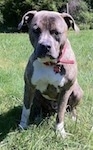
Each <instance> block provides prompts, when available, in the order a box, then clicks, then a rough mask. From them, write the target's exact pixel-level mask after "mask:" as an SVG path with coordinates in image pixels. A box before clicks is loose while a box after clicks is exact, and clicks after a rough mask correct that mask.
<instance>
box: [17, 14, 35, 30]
mask: <svg viewBox="0 0 93 150" xmlns="http://www.w3.org/2000/svg"><path fill="white" fill-rule="evenodd" d="M36 12H37V11H28V12H27V13H25V14H24V16H23V17H22V20H21V22H20V23H19V25H18V30H20V29H21V28H22V26H24V25H28V24H29V22H30V21H31V20H32V18H33V17H34V15H35V14H36Z"/></svg>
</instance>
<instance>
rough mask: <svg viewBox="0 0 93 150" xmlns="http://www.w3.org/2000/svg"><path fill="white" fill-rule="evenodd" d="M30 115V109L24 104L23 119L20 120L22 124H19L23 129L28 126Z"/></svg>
mask: <svg viewBox="0 0 93 150" xmlns="http://www.w3.org/2000/svg"><path fill="white" fill-rule="evenodd" d="M29 115H30V109H26V107H25V106H23V110H22V115H21V121H20V124H19V127H20V128H23V129H25V128H27V123H28V119H29Z"/></svg>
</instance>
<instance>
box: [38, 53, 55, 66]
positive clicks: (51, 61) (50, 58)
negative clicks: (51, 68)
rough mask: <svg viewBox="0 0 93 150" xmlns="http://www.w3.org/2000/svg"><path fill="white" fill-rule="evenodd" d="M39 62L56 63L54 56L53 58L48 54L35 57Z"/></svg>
mask: <svg viewBox="0 0 93 150" xmlns="http://www.w3.org/2000/svg"><path fill="white" fill-rule="evenodd" d="M37 59H38V60H39V61H40V62H42V63H44V64H48V63H54V64H56V63H57V59H56V58H53V57H52V56H50V55H46V56H45V57H42V58H39V57H38V58H37Z"/></svg>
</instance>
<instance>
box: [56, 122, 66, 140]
mask: <svg viewBox="0 0 93 150" xmlns="http://www.w3.org/2000/svg"><path fill="white" fill-rule="evenodd" d="M56 130H57V131H58V132H59V133H60V134H61V136H62V137H63V138H65V137H66V132H65V129H64V122H61V123H58V124H57V127H56Z"/></svg>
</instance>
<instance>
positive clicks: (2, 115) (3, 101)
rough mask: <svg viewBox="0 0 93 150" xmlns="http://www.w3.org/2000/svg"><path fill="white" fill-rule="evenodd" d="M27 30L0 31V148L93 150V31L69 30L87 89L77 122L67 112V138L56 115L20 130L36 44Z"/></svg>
mask: <svg viewBox="0 0 93 150" xmlns="http://www.w3.org/2000/svg"><path fill="white" fill-rule="evenodd" d="M28 39H29V38H28V35H27V34H0V141H1V142H0V150H14V149H15V150H93V133H91V132H90V130H91V127H92V125H93V31H81V32H80V33H79V34H75V33H74V32H70V33H69V39H70V41H71V44H72V47H73V49H74V52H75V54H76V58H77V61H78V70H79V71H78V80H79V83H80V85H81V87H82V88H83V90H84V97H83V101H82V103H81V104H80V105H79V106H78V119H77V122H76V123H74V122H73V121H72V120H71V117H70V116H69V115H68V114H66V117H65V128H66V130H67V131H69V132H70V133H71V134H72V135H71V136H68V137H67V138H66V139H62V138H60V137H57V136H56V134H55V116H52V117H51V118H50V119H49V120H44V121H43V122H42V123H41V124H40V125H39V126H38V127H37V126H36V125H30V126H29V127H28V129H27V130H26V131H23V132H19V131H18V129H17V124H18V123H19V120H20V115H21V106H22V99H23V86H24V82H23V74H24V69H25V66H26V63H27V60H28V58H29V55H30V54H31V51H32V47H31V45H30V42H29V40H28Z"/></svg>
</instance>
